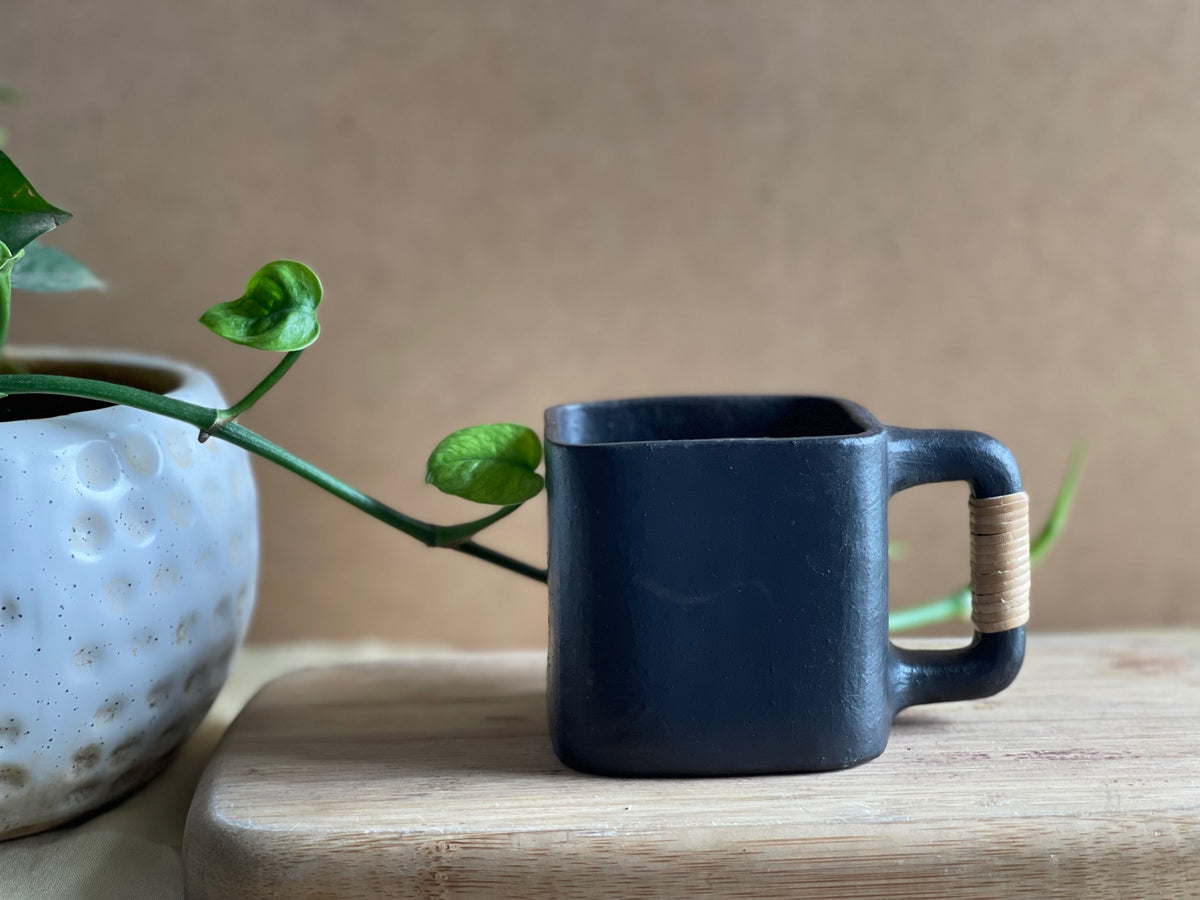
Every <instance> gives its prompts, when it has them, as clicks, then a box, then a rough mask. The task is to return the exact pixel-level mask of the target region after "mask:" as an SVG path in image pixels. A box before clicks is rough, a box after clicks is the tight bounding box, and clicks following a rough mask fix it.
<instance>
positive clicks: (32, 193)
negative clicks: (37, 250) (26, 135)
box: [0, 150, 71, 253]
mask: <svg viewBox="0 0 1200 900" xmlns="http://www.w3.org/2000/svg"><path fill="white" fill-rule="evenodd" d="M69 218H71V214H70V213H69V212H67V211H66V210H62V209H59V208H58V207H57V206H52V205H51V204H49V203H47V202H46V201H45V200H43V199H42V195H41V194H39V193H38V192H37V191H36V190H34V187H33V185H32V184H30V183H29V179H28V178H26V177H25V176H24V175H22V174H21V170H20V169H18V168H17V166H16V164H15V163H14V162H13V161H12V160H11V159H9V158H8V154H7V153H5V152H4V151H3V150H0V241H2V242H3V243H4V244H6V245H7V246H8V249H9V250H11V251H12V252H13V253H16V252H18V251H19V250H22V249H23V248H24V247H25V246H26V245H27V244H29V243H32V242H33V241H34V240H35V239H36V238H37V237H38V236H39V235H42V234H45V233H46V232H47V231H49V230H50V229H51V228H55V227H57V226H59V225H61V224H62V223H63V222H65V221H67V219H69Z"/></svg>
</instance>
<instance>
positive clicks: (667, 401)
mask: <svg viewBox="0 0 1200 900" xmlns="http://www.w3.org/2000/svg"><path fill="white" fill-rule="evenodd" d="M746 401H752V402H758V403H764V404H769V403H778V404H780V405H781V406H782V405H787V404H801V403H819V404H824V405H828V406H831V407H834V408H836V411H837V412H839V413H841V414H842V415H843V416H844V417H845V418H846V420H847V421H849V422H852V423H853V424H854V425H856V426H857V429H858V430H855V431H841V432H838V433H830V434H812V435H804V434H797V435H778V436H770V435H758V436H754V435H742V436H730V437H681V438H674V437H660V438H639V439H619V440H572V439H570V438H568V437H566V436H564V434H563V432H564V431H565V422H564V419H565V418H566V417H567V416H568V415H570V414H571V413H578V412H584V411H588V410H605V409H612V410H617V409H620V408H622V407H624V408H629V407H637V406H649V405H654V404H658V405H674V404H678V405H680V406H683V405H688V404H703V403H708V404H737V403H740V402H746ZM544 428H545V438H546V443H547V444H553V445H555V446H558V447H644V446H648V445H669V446H679V445H683V444H706V445H707V444H727V443H739V444H742V443H753V444H760V443H762V444H794V443H797V442H804V443H808V442H812V441H819V442H829V441H855V440H866V439H870V438H873V437H876V436H878V435H879V434H881V433H882V432H883V428H884V426H883V425H882V424H880V422H879V420H878V419H876V418H875V416H874V415H872V414H871V413H870V412H869V411H868V410H867V409H866V408H865V407H863V406H862V405H861V404H858V403H855V402H854V401H852V400H846V399H844V398H841V397H833V396H828V395H823V394H668V395H651V396H639V397H625V398H618V399H609V400H585V401H580V402H575V403H559V404H556V405H554V406H551V407H548V408H547V409H546V411H545V414H544Z"/></svg>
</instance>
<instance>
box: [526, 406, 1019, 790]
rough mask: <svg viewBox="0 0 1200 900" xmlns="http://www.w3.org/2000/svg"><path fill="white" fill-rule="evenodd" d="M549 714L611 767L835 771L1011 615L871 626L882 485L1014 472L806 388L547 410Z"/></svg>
mask: <svg viewBox="0 0 1200 900" xmlns="http://www.w3.org/2000/svg"><path fill="white" fill-rule="evenodd" d="M546 472H547V488H548V495H549V507H550V580H549V584H550V672H549V712H550V723H551V733H552V737H553V740H554V746H555V750H556V752H557V753H558V755H559V757H560V758H561V759H562V760H563V762H565V763H566V764H567V765H570V766H572V767H574V768H577V769H582V770H585V771H590V772H599V773H605V774H615V775H732V774H749V773H756V772H797V771H815V770H821V769H835V768H841V767H845V766H849V765H854V764H855V763H858V762H862V761H864V760H867V759H871V758H872V757H874V756H877V755H878V754H879V753H881V752H882V751H883V748H884V746H885V745H886V743H887V738H888V733H889V730H890V726H891V722H892V718H893V717H894V715H895V714H896V713H897V712H898V711H899V710H900V709H902V708H904V707H905V706H908V705H912V704H914V703H929V702H935V701H939V700H955V699H966V698H971V697H981V696H986V695H988V694H992V693H995V692H996V691H998V690H1000V689H1002V688H1003V687H1004V686H1006V685H1007V684H1008V683H1009V682H1011V681H1012V679H1013V677H1015V675H1016V672H1017V669H1018V668H1019V667H1020V662H1021V657H1022V654H1023V651H1024V630H1023V629H1016V630H1014V631H1011V632H1006V633H1004V634H999V635H986V636H978V635H977V636H976V640H975V642H974V643H973V644H972V645H971V646H970V647H967V648H963V649H962V650H955V651H950V652H945V653H917V652H913V651H902V650H899V649H898V648H894V647H893V646H892V645H891V644H890V643H889V641H888V636H887V613H888V610H887V500H888V498H889V497H890V496H891V494H892V493H894V492H895V491H898V490H902V489H904V488H906V487H910V486H913V485H916V484H922V483H926V482H931V481H945V480H956V479H962V480H966V481H968V482H969V483H970V484H971V486H972V490H973V491H975V492H976V493H977V495H978V496H998V495H1002V494H1008V493H1012V492H1014V491H1018V490H1020V489H1021V485H1020V476H1019V474H1018V472H1017V469H1016V466H1015V464H1014V463H1013V460H1012V456H1011V454H1010V453H1009V452H1008V451H1007V450H1006V449H1005V448H1004V447H1003V446H1002V445H1000V444H999V443H997V442H996V441H995V440H993V439H991V438H989V437H987V436H985V435H981V434H977V433H974V432H954V431H916V430H912V429H886V428H884V427H882V426H881V425H880V424H879V423H878V422H876V421H875V419H874V418H873V417H872V416H871V415H870V414H869V413H868V412H866V411H865V410H863V409H862V408H861V407H858V406H856V405H854V404H851V403H846V402H844V401H837V400H830V399H827V398H814V397H678V398H651V399H641V400H628V401H612V402H605V403H594V404H577V405H571V406H560V407H554V408H552V409H550V410H547V413H546Z"/></svg>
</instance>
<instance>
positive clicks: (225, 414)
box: [218, 350, 304, 422]
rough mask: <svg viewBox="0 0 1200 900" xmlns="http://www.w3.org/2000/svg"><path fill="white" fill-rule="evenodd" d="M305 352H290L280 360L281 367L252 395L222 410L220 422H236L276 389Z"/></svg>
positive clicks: (269, 374)
mask: <svg viewBox="0 0 1200 900" xmlns="http://www.w3.org/2000/svg"><path fill="white" fill-rule="evenodd" d="M303 352H304V351H303V350H292V351H290V352H288V353H287V354H286V355H285V356H284V357H283V359H282V360H280V362H279V365H277V366H276V367H275V368H274V369H272V370H271V371H270V372H269V373H268V374H267V377H266V378H264V379H263V380H262V381H260V382H259V383H258V385H257V386H256V387H255V388H254V389H253V390H252V391H250V393H248V394H247V395H246V396H245V397H243V398H242V399H241V400H239V401H238V402H237V403H235V404H233V406H231V407H229V408H228V409H223V410H221V411H220V414H219V416H218V421H220V422H233V421H235V420H236V419H237V417H238V416H240V415H241V414H242V413H244V412H245V411H246V410H248V409H249V408H250V407H252V406H253V405H254V404H255V403H257V402H258V401H259V400H260V399H262V396H263V395H264V394H265V393H266V392H267V391H269V390H270V389H271V388H273V387H275V384H276V382H278V381H279V379H280V378H282V377H283V376H284V375H286V374H287V371H288V369H290V368H291V367H292V366H294V365H295V364H296V360H298V359H299V358H300V354H301V353H303Z"/></svg>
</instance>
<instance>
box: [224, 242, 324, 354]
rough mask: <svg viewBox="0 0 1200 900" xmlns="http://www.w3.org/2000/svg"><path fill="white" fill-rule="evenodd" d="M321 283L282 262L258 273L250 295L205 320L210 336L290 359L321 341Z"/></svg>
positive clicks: (292, 264)
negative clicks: (295, 352)
mask: <svg viewBox="0 0 1200 900" xmlns="http://www.w3.org/2000/svg"><path fill="white" fill-rule="evenodd" d="M320 302H321V280H320V279H319V278H317V276H316V274H315V273H314V272H313V270H312V269H310V268H309V267H308V266H306V265H304V263H299V262H295V261H293V260H290V259H280V260H276V261H275V262H271V263H267V264H266V265H265V266H263V267H262V268H261V269H259V270H258V271H257V272H255V273H254V276H253V277H252V278H251V279H250V283H249V284H248V285H247V286H246V293H245V294H244V295H243V296H241V297H239V298H238V299H237V300H231V301H230V302H228V303H218V304H217V305H216V306H214V307H212V308H211V309H209V310H208V311H207V312H206V313H205V314H204V315H203V316H201V317H200V322H201V324H202V325H204V326H205V327H206V328H208V329H209V330H210V331H212V332H213V333H215V334H218V335H220V336H221V337H223V338H225V339H226V340H227V341H233V342H234V343H235V344H244V345H245V346H247V347H254V348H256V349H258V350H274V351H278V352H282V353H286V352H288V351H291V350H303V349H304V348H305V347H307V346H308V345H309V344H311V343H312V342H313V341H315V340H316V339H317V336H318V335H319V334H320V333H321V325H320V323H319V322H318V321H317V305H318V304H319V303H320Z"/></svg>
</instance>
